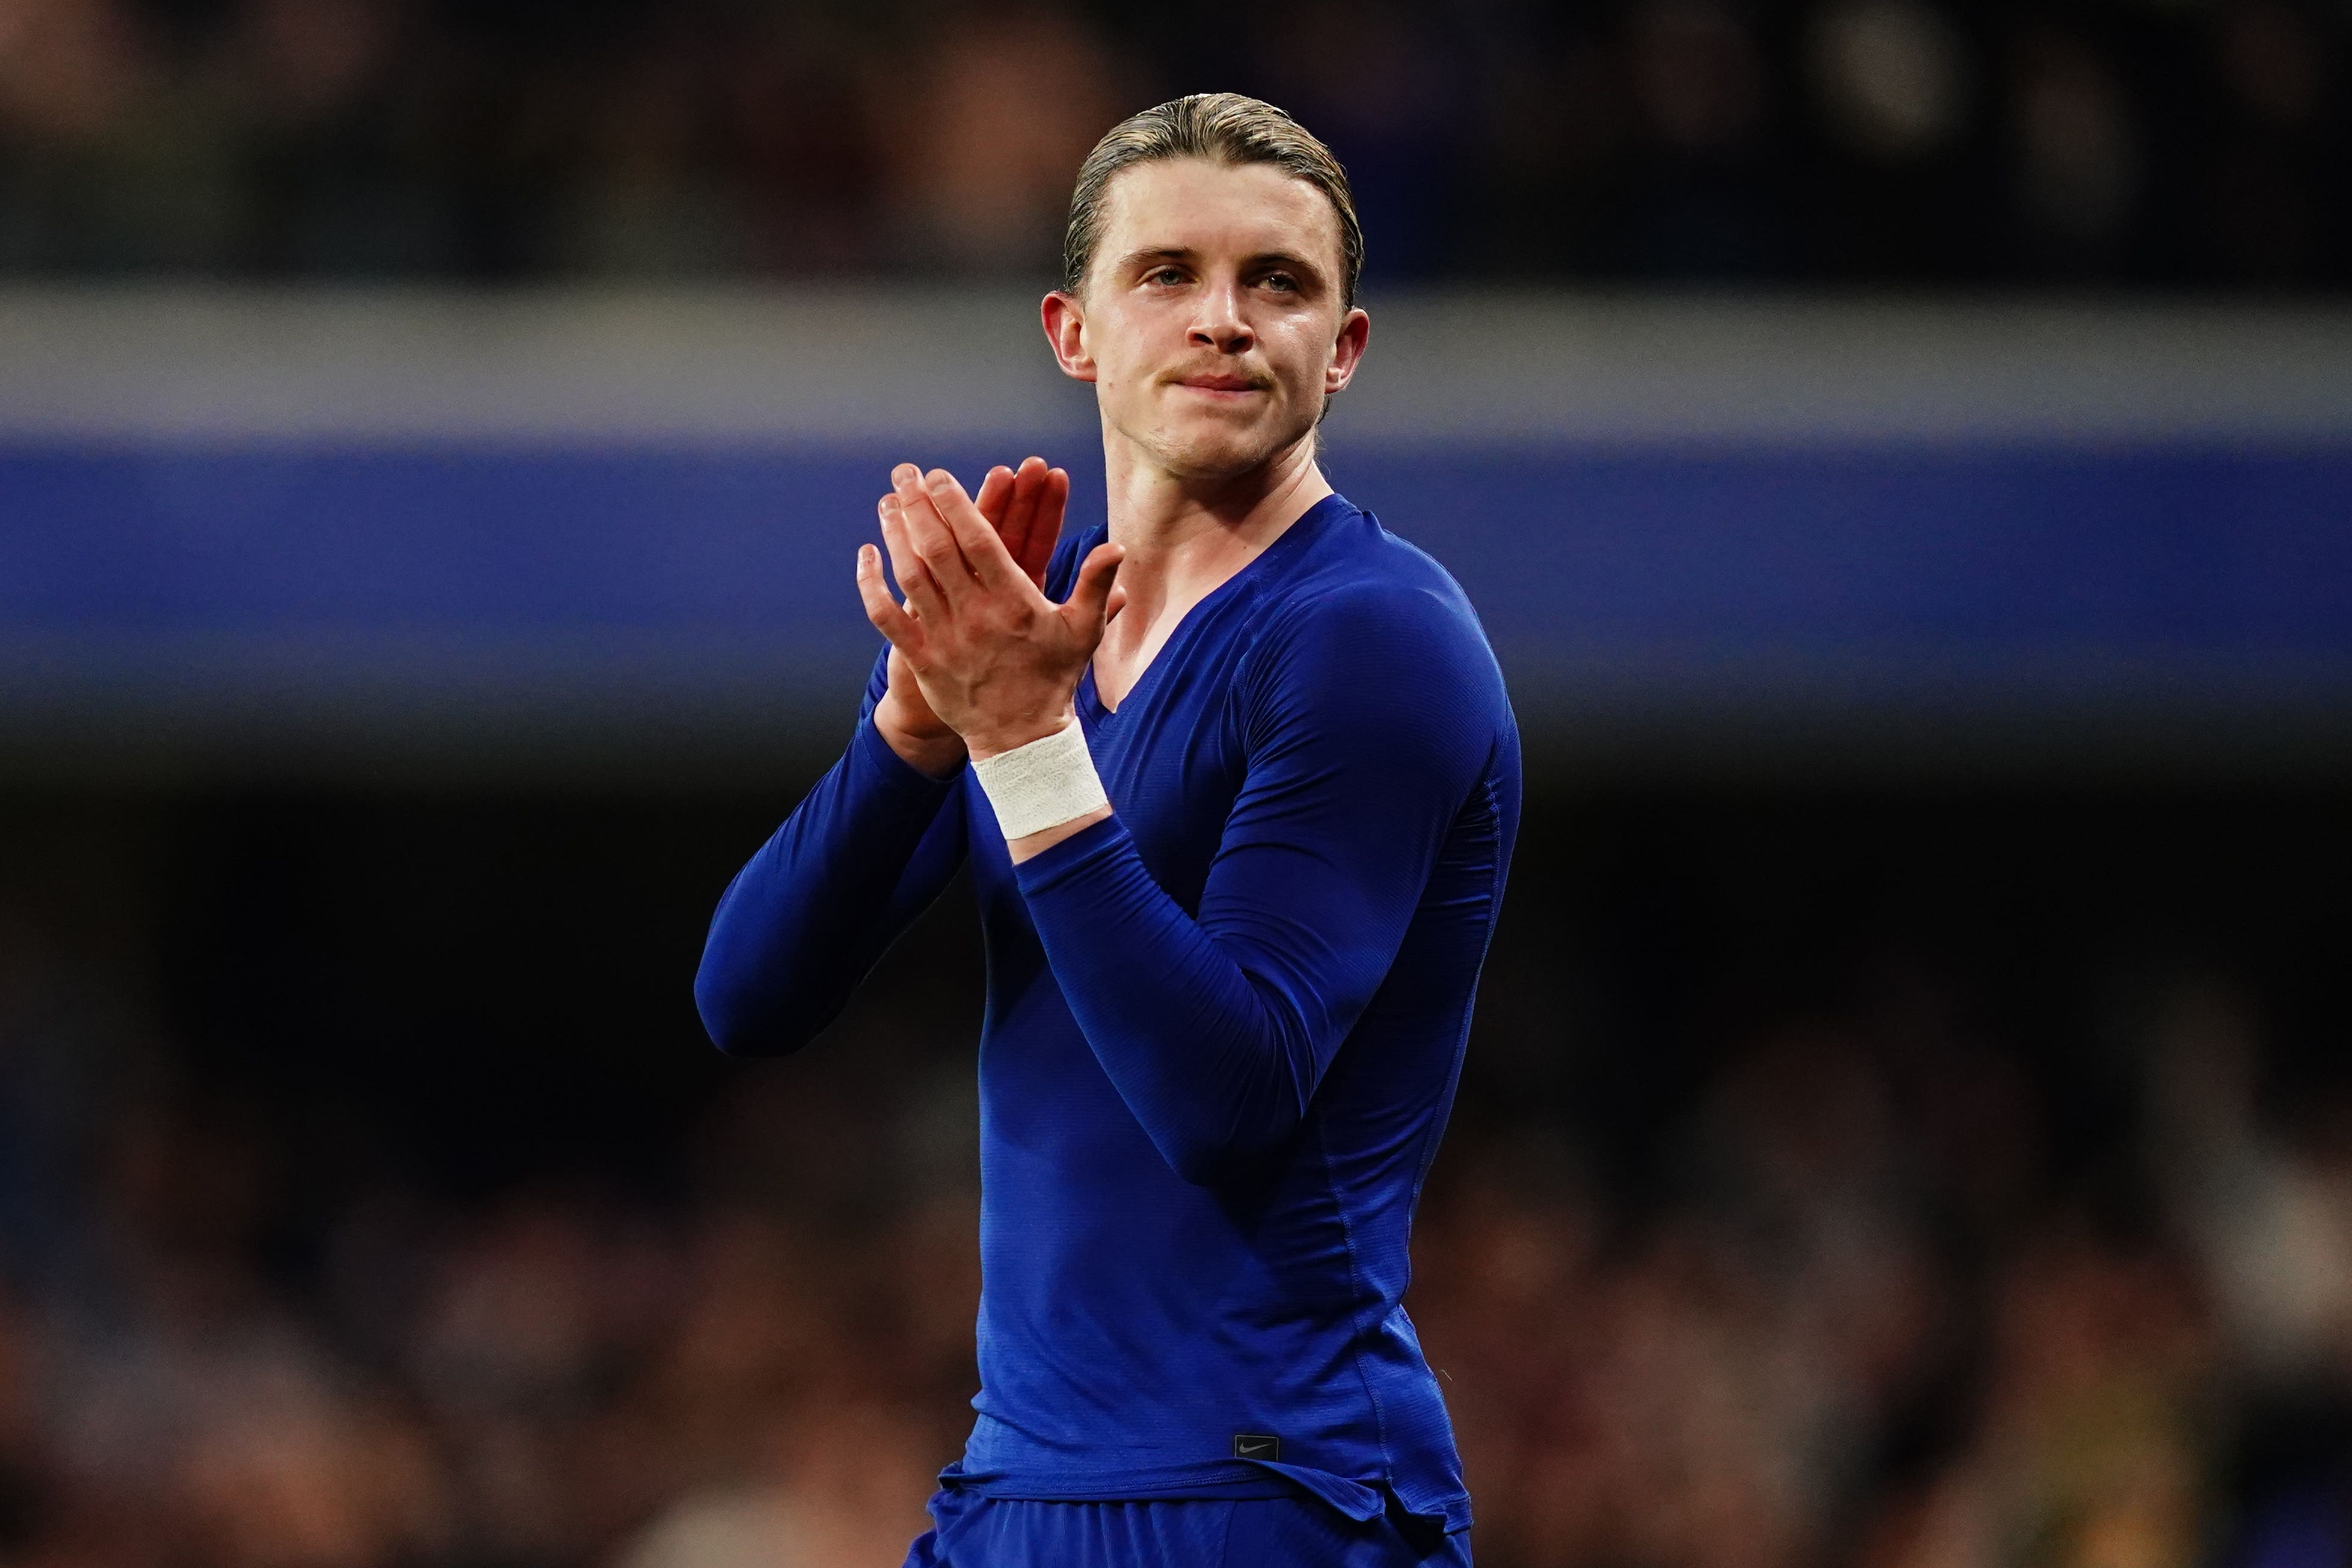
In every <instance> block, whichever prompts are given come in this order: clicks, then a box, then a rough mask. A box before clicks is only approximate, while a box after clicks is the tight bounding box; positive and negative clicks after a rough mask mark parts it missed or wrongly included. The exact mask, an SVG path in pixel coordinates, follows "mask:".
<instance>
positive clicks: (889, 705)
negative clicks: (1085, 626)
mask: <svg viewBox="0 0 2352 1568" xmlns="http://www.w3.org/2000/svg"><path fill="white" fill-rule="evenodd" d="M888 499H889V498H887V497H885V498H884V500H886V501H887V500H888ZM1069 500H1070V476H1069V475H1068V474H1067V473H1065V472H1064V471H1063V470H1062V469H1060V468H1047V467H1046V466H1045V458H1028V459H1026V460H1025V461H1024V462H1023V463H1022V465H1021V467H1020V468H1018V469H1017V470H1016V469H1013V468H1004V467H1003V466H1002V465H999V466H998V467H996V468H991V469H989V470H988V477H987V478H986V479H982V481H981V486H980V493H979V494H978V495H976V496H974V497H973V498H972V504H973V505H975V506H977V507H978V508H979V509H980V514H981V515H982V517H984V518H986V519H987V520H988V521H989V524H990V526H991V527H992V528H994V529H995V530H996V535H997V537H998V538H999V539H1002V540H1003V541H1004V548H1005V549H1006V551H1007V552H1010V553H1011V554H1012V556H1013V560H1014V561H1016V562H1018V563H1020V566H1021V569H1022V570H1023V571H1024V572H1025V573H1027V574H1029V580H1030V581H1031V582H1033V583H1034V584H1036V585H1037V586H1038V587H1039V588H1040V589H1042V588H1044V587H1045V566H1046V563H1048V562H1050V561H1052V560H1053V558H1054V542H1055V540H1056V539H1057V538H1059V537H1060V536H1061V532H1062V512H1063V510H1064V509H1065V508H1066V507H1067V505H1068V504H1069ZM891 564H892V568H893V570H894V571H898V572H900V573H904V572H907V571H909V570H912V571H917V572H919V571H922V570H924V568H923V565H922V563H920V562H919V561H911V560H910V561H908V562H900V561H897V560H894V561H893V562H892V563H891ZM899 591H900V593H901V594H903V593H904V592H905V584H903V583H902V584H900V588H899ZM908 613H909V614H912V613H913V612H912V611H911V610H909V612H908ZM888 681H889V685H888V688H887V689H886V690H885V691H884V692H883V694H882V700H881V701H880V702H878V703H877V704H875V708H874V728H875V729H876V730H877V731H880V732H881V736H882V739H883V740H884V741H886V742H888V743H889V746H890V749H891V750H892V751H894V752H898V756H899V759H900V760H901V761H903V762H904V763H906V764H907V765H908V767H910V768H913V769H914V770H915V771H916V772H918V773H925V774H928V775H929V776H930V777H932V778H935V779H943V778H946V777H947V776H948V775H949V774H950V773H954V772H955V771H956V769H958V768H960V767H961V766H963V762H964V744H963V737H962V736H961V735H959V734H957V733H956V732H955V731H953V730H950V729H949V728H948V727H947V725H945V724H944V723H942V722H940V717H939V715H938V714H936V713H934V712H932V711H931V705H930V704H929V703H928V702H926V701H924V700H923V693H922V690H921V689H920V688H919V687H918V686H917V685H916V684H915V671H914V668H913V667H912V666H911V665H909V664H908V662H907V656H906V655H905V654H902V653H900V652H899V651H898V649H897V648H895V647H894V648H892V649H891V650H890V668H889V675H888Z"/></svg>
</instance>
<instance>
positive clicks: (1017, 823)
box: [971, 718, 1110, 839]
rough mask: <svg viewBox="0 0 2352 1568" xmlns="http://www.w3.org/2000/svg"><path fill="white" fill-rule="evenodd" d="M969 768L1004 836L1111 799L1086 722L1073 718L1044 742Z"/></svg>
mask: <svg viewBox="0 0 2352 1568" xmlns="http://www.w3.org/2000/svg"><path fill="white" fill-rule="evenodd" d="M971 771H972V773H974V774H975V775H976V776H977V777H978V778H979V780H980V787H981V788H982V790H983V791H985V792H986V793H987V795H988V804H989V805H992V806H994V807H995V808H996V826H998V827H1000V828H1002V829H1003V831H1004V837H1006V838H1007V839H1013V838H1026V837H1029V836H1030V835H1031V834H1033V833H1043V832H1045V829H1047V828H1049V827H1059V826H1062V824H1064V823H1066V822H1076V820H1077V819H1078V818H1079V817H1081V816H1086V814H1087V813H1088V812H1090V811H1093V810H1095V809H1096V808H1097V807H1099V806H1105V805H1109V804H1110V796H1108V795H1105V794H1103V786H1102V779H1101V778H1100V776H1099V775H1097V773H1095V759H1094V754H1093V753H1092V752H1088V751H1087V731H1086V727H1085V726H1084V725H1082V724H1080V723H1079V722H1078V721H1077V720H1076V718H1073V719H1071V721H1069V722H1068V723H1066V724H1065V725H1063V726H1062V727H1061V728H1060V729H1059V730H1057V731H1055V732H1054V733H1052V734H1050V735H1048V736H1046V737H1045V739H1044V740H1042V741H1032V742H1029V743H1028V744H1027V745H1025V746H1015V747H1013V750H1011V751H1009V752H998V753H997V754H996V755H995V756H992V757H987V758H983V759H982V760H980V761H977V762H974V763H972V764H971Z"/></svg>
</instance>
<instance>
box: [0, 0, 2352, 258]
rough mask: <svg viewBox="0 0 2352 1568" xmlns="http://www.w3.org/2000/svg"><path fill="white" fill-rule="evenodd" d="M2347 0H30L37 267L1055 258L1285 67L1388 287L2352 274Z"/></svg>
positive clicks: (24, 144) (27, 197)
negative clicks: (1122, 139) (1207, 116)
mask: <svg viewBox="0 0 2352 1568" xmlns="http://www.w3.org/2000/svg"><path fill="white" fill-rule="evenodd" d="M2347 26H2352V14H2347V11H2346V9H2345V7H2344V6H2342V5H2340V4H2332V3H2329V4H2323V3H2322V0H2301V3H2298V0H2051V3H2049V4H2043V5H2000V6H1973V5H1970V6H1964V5H1957V4H1953V3H1952V0H1804V3H1782V4H1774V5H1764V4H1739V3H1738V0H1614V3H1610V4H1599V5H1577V6H1552V5H1535V4H1531V3H1524V0H1455V3H1453V4H1448V5H1392V4H1379V3H1368V4H1346V3H1338V4H1333V3H1321V0H1307V3H1303V4H1301V5H1296V6H1291V7H1286V8H1284V9H1282V10H1281V11H1279V12H1276V13H1271V14H1267V13H1258V12H1234V11H1230V10H1223V9H1219V8H1216V7H1198V6H1196V7H1176V8H1169V7H1133V6H1112V5H1108V4H1102V3H1100V0H1096V3H1093V4H1086V3H1083V0H1033V3H1027V4H1020V5H992V4H990V5H983V4H979V3H977V0H878V3H873V0H868V3H860V4H855V5H853V4H847V3H845V0H799V3H794V4H758V3H754V0H678V3H673V4H656V3H655V0H576V3H573V4H567V5H559V4H556V3H554V0H470V3H467V4H463V5H459V4H455V3H452V0H0V276H7V275H15V276H18V277H26V276H31V277H61V276H62V277H81V276H121V275H167V276H231V277H257V278H286V277H310V276H317V277H327V278H385V277H392V278H403V277H431V278H454V279H483V280H504V279H552V278H562V279H694V278H743V277H750V278H811V277H814V278H827V277H856V278H866V277H873V276H910V275H911V276H931V277H938V278H943V279H956V278H962V277H966V276H970V275H971V274H973V273H975V272H979V273H992V274H1007V275H1015V276H1019V277H1022V278H1024V279H1031V280H1043V279H1046V278H1048V277H1050V275H1051V271H1052V268H1053V262H1054V258H1055V254H1056V243H1057V239H1058V234H1059V228H1060V223H1061V217H1062V215H1063V211H1064V209H1065V206H1066V202H1067V199H1068V191H1069V185H1070V182H1071V178H1072V175H1073V174H1074V171H1075V169H1076V164H1077V162H1078V160H1079V158H1080V156H1081V155H1082V154H1083V153H1084V152H1085V151H1086V149H1087V147H1088V146H1089V145H1090V144H1091V143H1092V142H1093V141H1094V140H1095V139H1096V138H1097V136H1098V135H1100V134H1101V132H1103V131H1104V130H1105V129H1107V128H1108V126H1109V125H1110V124H1111V123H1112V122H1114V121H1117V120H1118V118H1119V117H1120V116H1121V115H1123V114H1125V113H1128V112H1130V111H1132V110H1135V109H1138V108H1140V107H1142V106H1144V105H1146V104H1149V103H1151V102H1155V101H1158V100H1160V99H1163V98H1166V97H1170V96H1173V95H1174V94H1176V93H1179V92H1184V91H1194V90H1202V89H1238V90H1244V91H1252V92H1256V93H1259V94H1261V95H1263V96H1265V97H1268V98H1270V99H1272V100H1275V101H1277V102H1280V103H1282V104H1284V105H1285V106H1286V107H1288V108H1290V109H1292V110H1294V111H1295V112H1297V114H1298V115H1299V116H1300V117H1301V118H1302V119H1303V120H1304V121H1306V122H1307V124H1308V125H1309V126H1310V127H1311V128H1313V129H1315V130H1317V131H1318V132H1320V133H1321V134H1323V135H1324V136H1325V137H1326V139H1327V140H1328V141H1329V142H1331V143H1332V144H1333V146H1334V147H1335V149H1336V150H1337V151H1338V152H1339V154H1340V156H1341V157H1342V159H1343V160H1344V161H1345V162H1346V163H1347V164H1348V166H1349V170H1350V172H1351V174H1352V176H1353V178H1354V180H1355V182H1356V184H1357V187H1358V190H1359V193H1360V200H1361V205H1362V207H1363V209H1364V218H1365V224H1366V227H1367V229H1368V231H1369V234H1370V271H1369V276H1370V277H1371V278H1372V279H1374V280H1375V281H1376V282H1390V283H1398V284H1410V283H1413V282H1419V281H1425V280H1439V279H1470V280H1479V281H1489V280H1491V281H1511V280H1549V279H1598V280H1633V281H1649V280H1691V281H1717V282H1748V283H1783V284H1786V283H1796V284H1816V283H1818V284H1836V285H1854V284H1863V285H1889V286H1902V285H1908V284H1923V283H1924V284H1962V285H1966V284H1981V285H2000V284H2032V285H2043V286H2062V287H2063V286H2077V285H2126V286H2141V287H2155V288H2189V289H2213V288H2222V289H2256V290H2267V289H2293V290H2314V289H2320V290H2326V289H2341V288H2342V287H2344V286H2345V284H2346V283H2347V281H2352V223H2347V216H2346V213H2347V202H2346V200H2345V196H2346V194H2347V193H2346V188H2345V170H2346V169H2347V167H2352V120H2347V95H2346V93H2345V90H2344V80H2343V78H2344V74H2345V70H2346V68H2347V62H2352V55H2347V47H2346V35H2347Z"/></svg>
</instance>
